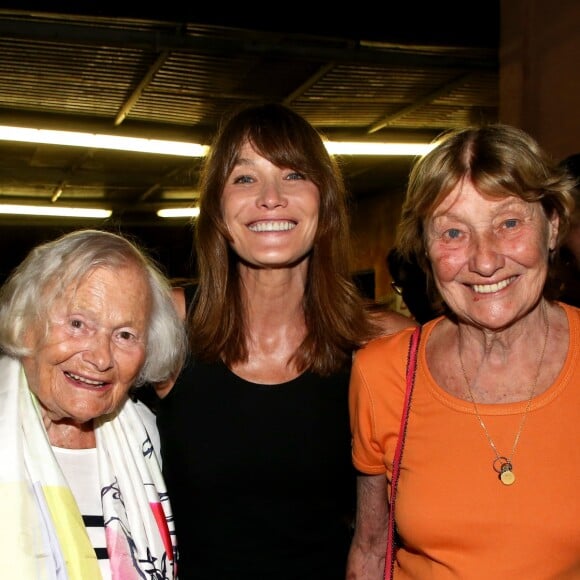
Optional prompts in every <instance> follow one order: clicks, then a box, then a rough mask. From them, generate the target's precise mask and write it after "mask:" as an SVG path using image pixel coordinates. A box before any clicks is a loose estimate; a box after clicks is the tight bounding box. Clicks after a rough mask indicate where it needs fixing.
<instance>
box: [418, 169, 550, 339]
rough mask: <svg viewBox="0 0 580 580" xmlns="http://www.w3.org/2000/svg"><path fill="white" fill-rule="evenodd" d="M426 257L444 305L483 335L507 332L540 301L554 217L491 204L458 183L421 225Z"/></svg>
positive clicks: (514, 203)
mask: <svg viewBox="0 0 580 580" xmlns="http://www.w3.org/2000/svg"><path fill="white" fill-rule="evenodd" d="M426 233H427V253H428V256H429V259H430V261H431V264H432V267H433V276H434V279H435V282H436V284H437V287H438V289H439V292H440V293H441V295H442V297H443V299H444V300H445V302H446V303H447V305H448V306H449V307H450V308H451V310H453V311H454V312H455V313H456V314H457V315H458V316H459V317H460V318H462V319H464V320H469V321H471V322H472V323H474V324H476V325H478V326H482V327H484V328H492V329H499V328H503V327H505V326H508V325H509V324H511V323H512V322H514V321H515V320H517V319H519V318H521V317H522V316H523V315H525V314H526V313H527V312H529V311H530V310H531V309H532V308H533V307H534V305H535V304H536V303H537V301H538V299H539V297H540V296H541V295H542V291H543V288H544V282H545V280H546V275H547V270H548V256H549V250H550V249H553V248H554V247H555V244H556V239H557V234H558V217H557V216H556V215H555V216H554V217H553V218H552V219H551V220H548V219H547V218H546V216H545V214H544V211H543V209H542V207H541V205H540V204H539V203H527V202H525V201H524V200H522V199H520V198H518V197H515V196H514V197H506V198H491V197H489V196H485V195H482V194H480V193H479V192H478V191H477V190H476V189H475V188H474V186H473V184H472V183H471V182H470V181H469V180H467V179H465V180H461V181H460V182H459V183H458V184H457V186H456V187H455V188H454V189H453V190H452V191H451V193H450V194H449V195H448V196H447V197H446V198H445V199H444V200H443V201H442V202H441V204H440V205H439V206H438V207H437V208H436V209H435V212H434V214H433V216H432V217H431V218H430V219H429V220H428V221H427V224H426Z"/></svg>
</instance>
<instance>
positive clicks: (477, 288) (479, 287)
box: [471, 276, 516, 294]
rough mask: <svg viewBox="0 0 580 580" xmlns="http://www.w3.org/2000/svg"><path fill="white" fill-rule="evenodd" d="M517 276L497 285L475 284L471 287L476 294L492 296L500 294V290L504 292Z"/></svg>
mask: <svg viewBox="0 0 580 580" xmlns="http://www.w3.org/2000/svg"><path fill="white" fill-rule="evenodd" d="M515 279H516V276H512V277H511V278H506V279H505V280H502V281H501V282H496V283H495V284H473V285H472V286H471V287H472V289H473V290H474V292H477V293H478V294H491V293H492V292H498V291H499V290H503V289H504V288H506V287H507V286H509V285H510V284H511V283H512V282H513V281H514V280H515Z"/></svg>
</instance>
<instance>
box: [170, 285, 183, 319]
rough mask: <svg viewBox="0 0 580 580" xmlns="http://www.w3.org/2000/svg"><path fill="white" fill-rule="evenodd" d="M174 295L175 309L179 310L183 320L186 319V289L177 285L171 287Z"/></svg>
mask: <svg viewBox="0 0 580 580" xmlns="http://www.w3.org/2000/svg"><path fill="white" fill-rule="evenodd" d="M171 291H172V296H173V303H174V304H175V309H176V310H177V312H178V314H179V316H180V318H181V320H185V312H186V305H185V290H184V289H183V287H181V286H175V287H174V288H172V289H171Z"/></svg>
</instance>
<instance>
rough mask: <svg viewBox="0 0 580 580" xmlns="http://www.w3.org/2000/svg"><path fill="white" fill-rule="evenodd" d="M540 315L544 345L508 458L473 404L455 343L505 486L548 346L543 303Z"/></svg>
mask: <svg viewBox="0 0 580 580" xmlns="http://www.w3.org/2000/svg"><path fill="white" fill-rule="evenodd" d="M542 314H543V318H544V326H545V331H544V344H543V346H542V351H541V352H540V357H539V359H538V370H537V371H536V376H535V378H534V382H533V384H532V386H531V388H530V395H529V397H528V402H527V405H526V409H525V411H524V415H523V417H522V420H521V421H520V426H519V428H518V431H517V433H516V436H515V438H514V444H513V446H512V451H511V454H510V456H509V457H505V456H504V455H500V454H499V451H498V450H497V447H496V445H495V443H494V441H493V439H492V437H491V435H490V433H489V430H488V428H487V426H486V424H485V423H484V422H483V419H482V417H481V414H480V412H479V407H478V406H477V403H476V402H475V397H474V396H473V391H472V390H471V385H470V383H469V378H468V377H467V373H466V372H465V367H464V366H463V358H462V356H461V348H460V344H459V341H458V342H457V352H458V354H459V364H460V366H461V372H462V373H463V378H464V379H465V384H466V385H467V393H468V394H469V399H470V400H471V403H472V404H473V409H474V411H475V415H476V417H477V420H478V421H479V424H480V425H481V428H482V429H483V432H484V433H485V436H486V437H487V440H488V441H489V444H490V446H491V448H492V449H493V452H494V453H495V459H494V460H493V470H494V471H495V472H496V473H497V474H499V479H500V481H501V482H502V483H504V484H505V485H511V484H512V483H514V481H515V475H514V474H513V466H512V460H513V457H514V455H515V452H516V448H517V446H518V443H519V441H520V436H521V434H522V431H523V429H524V425H525V423H526V419H527V417H528V412H529V410H530V408H531V406H532V399H533V398H534V393H535V392H536V387H537V385H538V379H539V378H540V371H541V370H542V363H543V362H544V354H545V352H546V345H547V344H548V334H549V332H550V320H549V318H548V313H547V312H546V304H545V302H542Z"/></svg>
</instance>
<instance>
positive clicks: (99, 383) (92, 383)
mask: <svg viewBox="0 0 580 580" xmlns="http://www.w3.org/2000/svg"><path fill="white" fill-rule="evenodd" d="M64 374H65V375H66V376H67V377H70V378H71V379H73V380H75V381H78V382H79V383H85V384H86V385H90V386H91V387H102V386H103V385H105V384H106V383H105V382H104V381H93V380H91V379H87V378H85V377H81V376H79V375H75V374H73V373H71V372H68V371H65V373H64Z"/></svg>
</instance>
